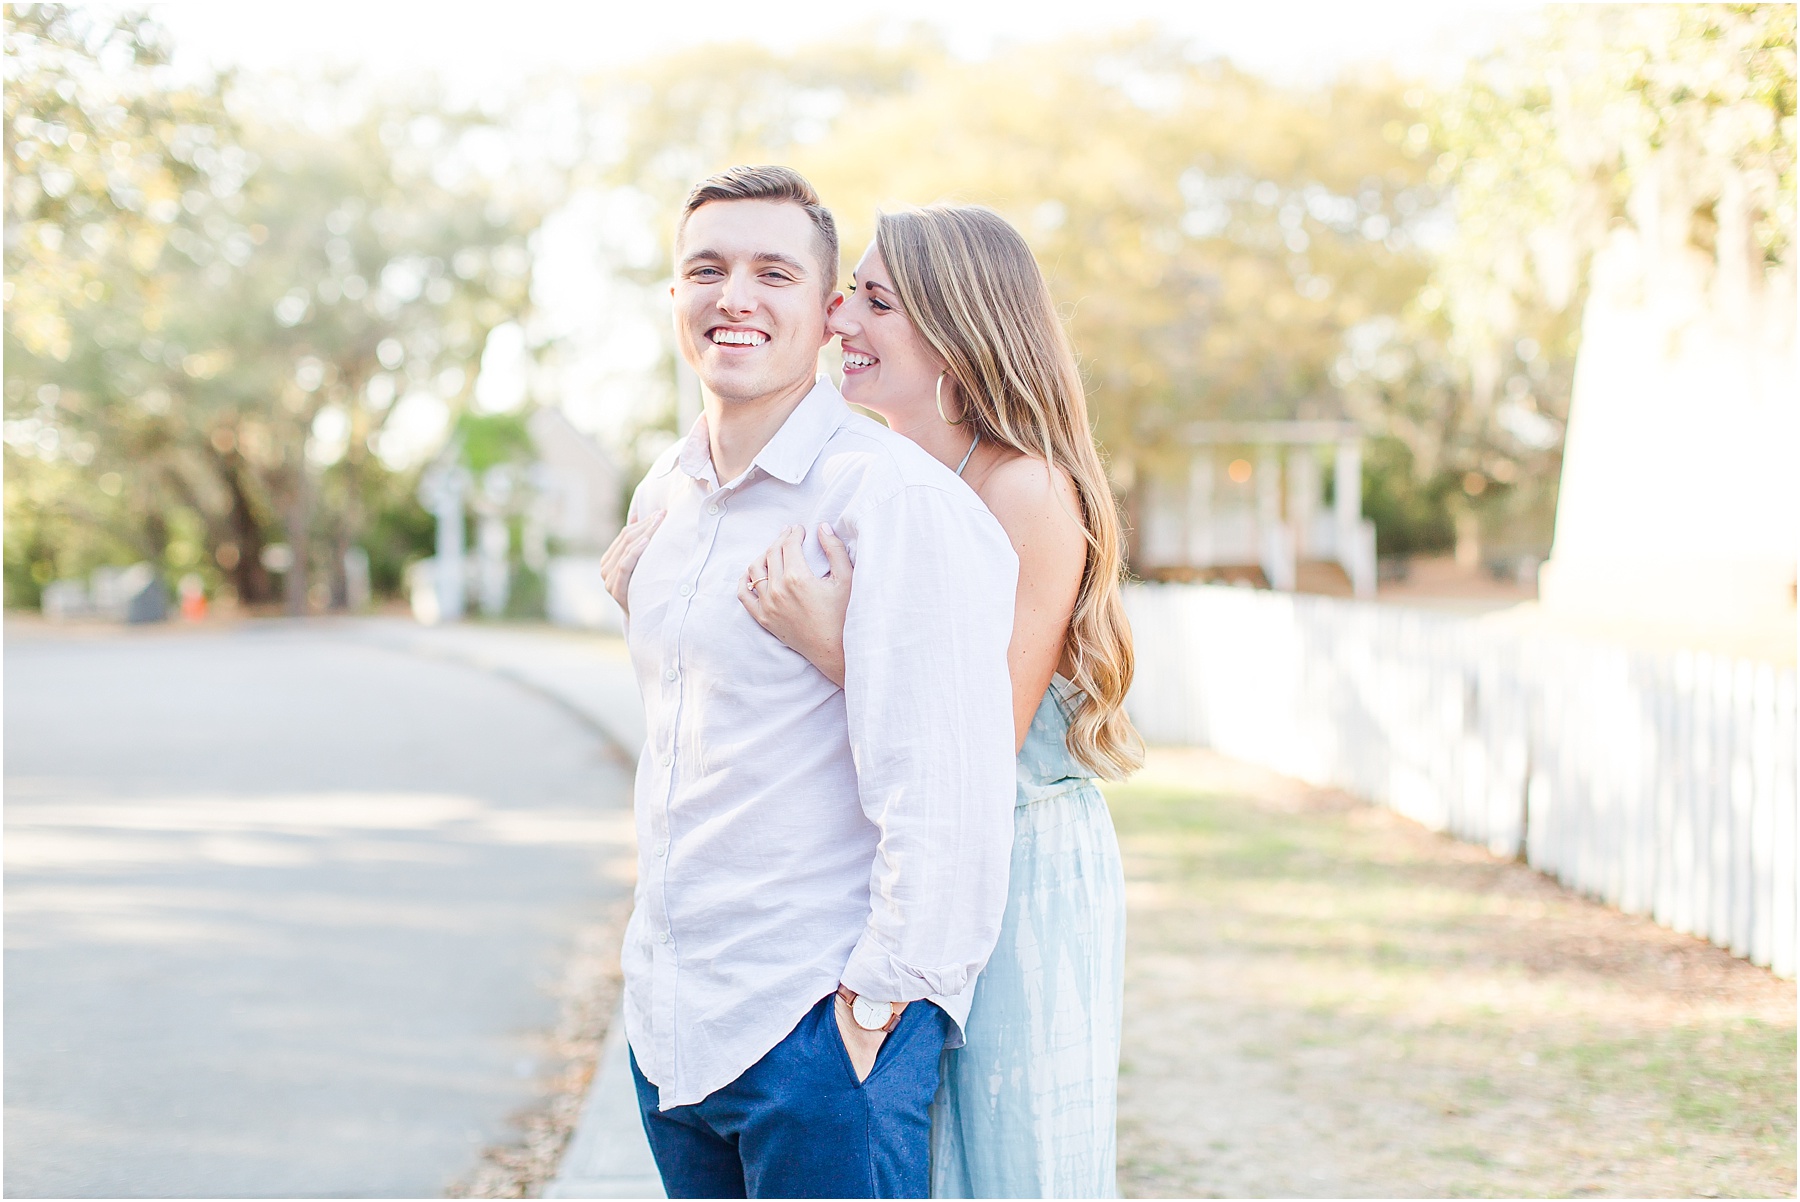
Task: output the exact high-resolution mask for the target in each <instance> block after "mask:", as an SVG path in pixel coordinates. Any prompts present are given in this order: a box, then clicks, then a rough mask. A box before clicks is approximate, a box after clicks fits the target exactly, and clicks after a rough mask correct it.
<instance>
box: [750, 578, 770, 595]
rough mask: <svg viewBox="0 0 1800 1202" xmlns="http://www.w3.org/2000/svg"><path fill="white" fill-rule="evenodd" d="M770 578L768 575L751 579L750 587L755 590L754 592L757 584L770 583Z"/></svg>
mask: <svg viewBox="0 0 1800 1202" xmlns="http://www.w3.org/2000/svg"><path fill="white" fill-rule="evenodd" d="M768 580H769V578H768V577H767V576H759V577H757V578H756V579H755V580H752V581H751V582H750V588H751V591H753V592H754V591H755V589H756V586H757V585H759V584H766V583H768Z"/></svg>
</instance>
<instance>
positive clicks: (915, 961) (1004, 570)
mask: <svg viewBox="0 0 1800 1202" xmlns="http://www.w3.org/2000/svg"><path fill="white" fill-rule="evenodd" d="M675 253H676V277H675V283H674V286H673V288H672V295H673V298H674V309H675V329H676V334H677V338H678V341H679V345H680V350H681V354H682V356H683V358H685V359H686V360H687V361H688V363H689V364H691V365H692V366H693V368H694V370H695V372H696V373H697V374H698V375H699V377H700V381H701V385H702V388H703V393H704V402H705V407H704V412H703V413H702V415H701V416H700V418H699V419H698V420H697V421H696V422H695V423H694V426H693V429H692V430H690V431H689V432H688V435H687V438H686V439H685V440H684V441H682V442H680V443H678V444H677V445H676V446H674V447H671V448H670V449H669V451H668V452H667V453H665V454H664V455H663V456H662V457H661V458H660V459H658V460H657V462H656V464H655V465H654V466H653V467H652V468H651V469H650V472H649V475H648V476H646V477H645V479H644V482H643V483H642V484H641V485H639V486H638V490H637V495H636V496H635V497H634V498H633V501H632V507H631V508H632V522H631V524H630V525H628V526H627V528H626V530H625V532H624V533H622V534H621V535H620V538H619V541H618V542H616V543H615V544H614V547H613V549H612V550H611V551H609V552H608V557H607V563H608V572H609V587H612V588H613V589H614V592H615V596H617V597H618V599H619V601H620V603H621V605H623V606H624V607H625V609H626V611H627V614H628V623H629V641H630V646H631V655H632V661H633V664H634V666H635V667H636V670H637V675H638V681H639V683H640V685H641V686H642V690H643V695H644V706H645V714H646V718H647V729H648V741H647V743H646V745H645V748H644V752H643V756H642V758H641V759H640V761H639V763H638V774H637V793H636V802H637V829H638V886H637V897H636V903H637V904H636V909H635V910H634V912H633V914H632V918H631V923H630V926H629V928H628V930H627V933H626V938H625V953H624V964H625V1027H626V1034H627V1036H628V1038H629V1040H630V1044H631V1049H632V1063H633V1073H634V1075H635V1078H636V1081H637V1089H638V1098H639V1101H640V1104H641V1106H642V1110H643V1115H644V1127H645V1130H646V1131H647V1132H648V1134H649V1137H650V1146H651V1149H652V1150H653V1151H654V1152H655V1154H656V1161H657V1166H658V1168H659V1169H660V1170H661V1172H662V1176H663V1183H664V1185H665V1187H666V1188H667V1189H668V1191H669V1193H670V1195H671V1196H673V1197H715V1198H717V1197H734V1196H735V1197H743V1196H746V1195H747V1196H749V1197H923V1196H925V1195H926V1193H927V1188H928V1178H929V1167H928V1162H929V1152H928V1144H929V1131H930V1115H929V1111H930V1104H931V1099H932V1095H933V1094H934V1093H935V1092H936V1090H937V1085H938V1060H939V1055H940V1053H941V1051H942V1050H943V1048H944V1047H945V1046H956V1045H957V1044H959V1043H960V1042H961V1024H962V1022H963V1021H964V1020H965V1019H966V1017H967V1015H968V1011H969V1003H970V994H971V990H972V987H973V985H974V982H975V977H976V974H977V973H978V972H979V971H980V969H981V967H982V966H983V964H985V963H986V961H987V957H988V954H989V953H990V951H991V950H992V949H993V945H994V941H995V939H996V937H997V935H998V932H999V927H1000V918H1001V912H1002V909H1003V908H1004V905H1005V897H1006V872H1007V862H1008V856H1009V851H1010V846H1011V840H1012V806H1013V792H1014V784H1013V782H1014V772H1015V769H1014V758H1013V730H1012V702H1011V692H1010V687H1009V684H1008V679H1007V664H1006V647H1007V641H1008V638H1009V636H1010V634H1011V629H1012V601H1013V589H1014V583H1015V576H1016V574H1017V559H1016V557H1015V556H1014V554H1013V551H1012V548H1011V546H1010V544H1009V543H1008V541H1007V538H1006V535H1005V533H1004V532H1003V531H1002V530H1001V528H1000V525H999V523H998V522H996V521H995V520H994V518H993V516H992V515H991V514H989V513H988V511H987V510H986V509H985V508H984V507H983V506H982V504H981V502H980V501H979V500H978V499H977V498H976V496H975V494H974V493H973V492H971V491H970V490H969V488H968V487H967V486H966V485H964V484H963V482H962V481H961V480H959V479H957V478H956V476H955V475H953V474H952V473H951V472H950V471H948V470H947V469H946V468H945V467H944V466H943V465H942V464H940V463H938V462H937V461H936V460H935V459H933V458H932V457H931V456H930V455H928V454H927V453H926V452H925V451H923V450H921V449H920V448H919V447H918V446H916V445H915V444H913V443H912V442H910V441H909V440H907V439H905V438H903V437H901V436H899V435H897V434H894V433H892V432H891V431H889V430H887V429H886V428H885V427H883V426H881V425H880V424H878V423H876V422H874V421H871V420H869V419H868V418H865V417H861V416H858V415H856V414H853V413H852V412H851V411H850V409H849V408H848V407H847V406H846V405H845V403H844V400H843V398H842V397H841V396H840V395H839V394H838V391H837V389H836V388H834V387H833V386H832V385H831V383H830V382H829V381H828V380H827V379H826V378H824V377H823V376H818V377H817V378H815V374H816V372H817V368H818V355H819V349H820V348H821V347H822V346H823V345H824V344H825V342H826V340H827V338H828V334H827V332H826V322H827V319H828V317H829V315H830V313H831V312H832V310H833V309H834V308H835V307H836V306H837V305H838V304H839V303H841V302H842V299H843V298H842V296H841V295H839V294H838V293H836V292H835V291H834V283H835V280H836V278H837V257H838V249H837V233H836V229H835V227H834V225H833V223H832V219H831V214H830V213H829V212H828V211H827V210H826V209H825V208H824V206H823V205H821V204H820V203H819V198H818V196H817V195H816V194H815V193H814V191H813V189H812V187H811V185H809V184H808V183H807V182H806V181H805V180H804V179H802V178H801V177H800V176H799V175H797V174H796V173H794V172H793V171H790V170H788V169H786V168H782V167H738V168H733V169H732V170H730V171H727V172H724V173H723V174H721V175H717V176H714V177H713V178H711V179H708V180H706V181H704V182H702V183H701V184H700V185H698V186H697V187H696V188H695V189H694V190H693V192H692V194H691V195H690V196H689V198H688V201H687V205H686V207H685V209H684V211H683V213H682V215H681V220H680V224H679V226H678V229H677V234H676V250H675ZM821 524H829V525H830V526H831V527H832V528H833V529H834V530H835V531H836V533H837V534H838V536H839V537H841V538H842V539H843V540H844V542H845V544H846V545H847V547H848V550H849V553H850V555H851V557H852V559H853V560H854V562H855V565H856V581H855V588H854V593H853V596H852V599H851V602H850V610H849V616H848V620H847V624H846V628H845V631H844V653H845V683H844V686H843V688H841V689H840V688H838V686H836V685H835V684H833V683H832V682H831V681H830V680H829V679H827V678H826V677H825V676H824V675H823V674H821V673H820V672H819V671H818V670H817V669H815V668H814V667H813V666H812V665H811V664H809V663H808V662H807V661H806V660H805V659H804V658H803V657H802V656H801V655H800V654H798V653H797V652H795V651H792V650H790V649H789V648H787V647H786V646H784V645H783V644H782V643H781V642H779V641H778V640H777V639H776V638H775V637H774V636H773V635H771V634H769V633H768V632H767V631H765V630H763V629H762V627H761V626H759V625H757V623H756V622H755V621H754V620H753V619H752V618H751V616H750V614H749V613H748V612H747V611H746V610H745V608H744V606H743V605H742V604H741V603H740V602H739V599H738V587H739V582H740V581H741V580H742V579H743V576H744V572H745V568H746V565H748V564H750V563H751V562H752V561H757V562H760V561H761V559H762V556H763V553H764V552H765V551H766V550H767V549H768V548H769V546H770V544H771V543H773V542H774V541H775V539H776V538H777V536H779V535H780V534H781V533H782V532H783V531H784V530H785V529H787V528H788V527H790V526H798V527H800V528H801V529H803V530H805V531H806V532H807V533H806V541H805V544H804V551H805V554H806V556H807V558H808V561H809V563H810V564H811V565H812V567H813V568H814V570H815V571H817V572H818V573H819V574H824V572H825V570H826V567H827V564H826V560H825V558H824V555H823V553H822V552H821V550H820V548H819V545H818V542H817V529H818V527H819V526H820V525H821Z"/></svg>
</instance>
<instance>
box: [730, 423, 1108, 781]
mask: <svg viewBox="0 0 1800 1202" xmlns="http://www.w3.org/2000/svg"><path fill="white" fill-rule="evenodd" d="M980 485H981V486H980V488H979V489H978V490H977V492H978V494H979V495H980V497H981V499H982V502H983V503H984V504H985V505H987V507H988V510H989V511H990V512H991V513H992V514H993V515H994V517H995V518H996V519H998V520H999V522H1000V528H1001V529H1003V530H1004V531H1006V537H1007V538H1008V540H1010V541H1011V543H1012V546H1013V550H1014V551H1015V552H1016V553H1017V554H1018V556H1019V584H1018V592H1017V594H1016V596H1015V599H1014V602H1013V633H1012V642H1011V644H1010V645H1009V647H1008V648H1007V666H1008V669H1009V670H1010V672H1011V674H1012V690H1013V735H1014V750H1017V749H1018V748H1019V747H1023V746H1024V745H1025V734H1026V732H1027V731H1029V730H1030V729H1031V719H1032V717H1033V716H1034V715H1035V714H1036V713H1037V708H1038V704H1039V702H1041V701H1042V700H1043V698H1044V690H1045V689H1047V688H1049V687H1050V678H1051V676H1053V675H1054V674H1055V673H1056V669H1057V666H1058V665H1059V664H1060V663H1061V662H1062V658H1063V644H1064V642H1065V641H1066V640H1067V638H1068V634H1069V618H1070V616H1071V615H1072V614H1073V613H1074V612H1075V598H1076V596H1077V594H1079V593H1080V591H1081V572H1082V569H1083V568H1084V567H1085V566H1086V564H1087V536H1086V534H1085V533H1084V532H1083V530H1082V527H1081V523H1080V521H1079V520H1078V519H1077V517H1076V514H1078V513H1079V512H1080V510H1079V505H1080V500H1079V498H1078V497H1077V495H1076V492H1075V485H1074V482H1073V481H1071V480H1070V479H1069V476H1068V473H1066V472H1064V471H1063V470H1062V469H1061V468H1052V467H1051V466H1050V465H1049V464H1047V463H1045V462H1044V461H1043V460H1041V459H1034V458H1032V457H1031V456H1029V455H1019V456H1016V457H1014V458H1011V459H1008V460H1006V461H1004V462H1002V463H1000V464H999V465H998V466H996V467H995V468H994V469H993V470H992V471H990V472H989V473H988V475H987V477H986V479H984V480H982V481H981V482H980ZM818 534H819V546H820V548H821V549H822V550H823V551H824V552H825V558H826V560H827V562H829V563H830V565H831V570H830V572H829V574H827V575H825V576H815V575H813V572H812V569H811V568H810V567H809V566H807V563H806V557H805V555H804V554H803V553H802V551H801V541H802V540H803V539H804V537H805V532H804V531H802V530H801V529H800V527H798V526H790V527H788V528H787V529H786V530H784V531H782V533H781V536H780V537H779V538H777V539H776V540H775V543H774V545H773V546H771V547H770V548H769V550H768V552H767V554H765V555H764V556H762V558H760V559H758V560H757V561H756V562H755V563H753V564H751V565H750V567H749V569H748V570H747V571H745V573H744V577H743V579H742V580H740V581H738V600H739V601H741V602H743V605H744V608H745V609H747V610H749V611H750V616H751V617H753V618H755V619H756V621H757V623H758V624H759V625H761V626H762V628H763V629H764V630H767V631H768V632H769V633H770V634H772V635H774V636H775V637H776V638H778V639H780V640H781V641H782V642H783V643H786V644H787V645H788V646H789V647H792V648H793V649H794V650H795V651H798V652H799V653H800V654H801V655H803V656H805V657H806V658H807V660H808V661H810V662H811V663H812V665H813V667H815V668H817V669H818V670H819V671H821V672H823V673H824V674H825V675H826V676H827V677H829V678H830V679H831V681H832V682H833V683H835V684H837V685H838V686H839V687H842V686H843V683H844V615H845V614H846V612H847V611H848V610H849V608H850V588H851V576H852V567H851V564H850V556H849V554H848V553H847V552H846V551H845V549H844V544H843V543H842V542H841V541H839V539H838V537H837V535H836V534H835V533H833V532H832V529H831V527H829V526H826V525H823V524H821V525H820V527H819V531H818ZM752 582H754V583H755V586H756V587H754V588H752V587H751V584H752Z"/></svg>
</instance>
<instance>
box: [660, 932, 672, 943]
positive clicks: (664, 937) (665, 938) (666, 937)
mask: <svg viewBox="0 0 1800 1202" xmlns="http://www.w3.org/2000/svg"><path fill="white" fill-rule="evenodd" d="M670 938H671V936H670V934H669V932H667V931H664V932H663V933H662V934H660V935H658V936H657V939H659V940H661V941H662V942H664V943H667V942H668V941H669V939H670Z"/></svg>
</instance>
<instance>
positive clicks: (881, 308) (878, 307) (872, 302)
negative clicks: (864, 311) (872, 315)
mask: <svg viewBox="0 0 1800 1202" xmlns="http://www.w3.org/2000/svg"><path fill="white" fill-rule="evenodd" d="M869 307H870V308H871V309H873V310H875V311H876V312H877V313H886V312H887V311H888V310H890V309H892V308H893V307H894V306H892V305H890V304H888V303H887V302H886V301H878V300H876V299H875V298H874V297H872V296H871V297H870V298H869Z"/></svg>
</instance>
